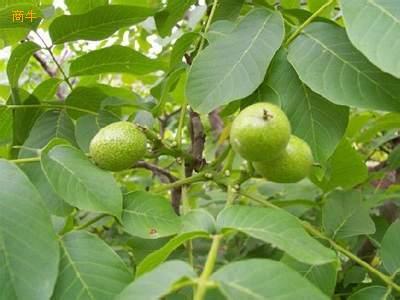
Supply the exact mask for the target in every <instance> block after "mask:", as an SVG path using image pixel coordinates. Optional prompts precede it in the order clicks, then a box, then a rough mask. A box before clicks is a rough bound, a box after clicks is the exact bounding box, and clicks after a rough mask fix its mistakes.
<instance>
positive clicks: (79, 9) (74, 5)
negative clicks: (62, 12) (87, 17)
mask: <svg viewBox="0 0 400 300" xmlns="http://www.w3.org/2000/svg"><path fill="white" fill-rule="evenodd" d="M107 3H108V0H90V1H76V0H65V5H67V7H68V9H69V11H70V12H71V14H73V15H76V14H84V13H86V12H88V11H90V10H92V9H93V8H96V7H98V6H102V5H106V4H107Z"/></svg>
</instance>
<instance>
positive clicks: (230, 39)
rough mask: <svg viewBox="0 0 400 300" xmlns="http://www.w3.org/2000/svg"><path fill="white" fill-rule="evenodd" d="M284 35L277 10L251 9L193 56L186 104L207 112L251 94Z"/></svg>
mask: <svg viewBox="0 0 400 300" xmlns="http://www.w3.org/2000/svg"><path fill="white" fill-rule="evenodd" d="M283 36H284V26H283V20H282V16H281V15H280V13H278V12H276V11H269V10H267V9H264V8H259V9H253V10H252V11H251V12H250V13H248V14H247V15H246V16H245V17H244V18H243V19H242V20H241V21H240V22H239V24H238V25H237V26H236V28H235V29H234V30H233V32H232V33H230V34H229V35H227V36H226V37H224V38H221V39H218V40H217V41H216V42H215V43H213V44H211V45H209V46H208V47H207V48H206V49H205V50H203V51H202V52H201V53H200V54H199V55H198V56H197V57H196V59H195V60H194V62H193V65H192V67H191V69H190V72H189V77H188V82H187V88H186V94H187V97H188V101H189V104H190V105H191V106H192V107H193V108H194V109H195V110H196V111H199V112H201V113H208V112H210V111H212V110H213V109H215V108H217V107H219V106H221V105H224V104H228V103H230V102H232V101H234V100H238V99H241V98H244V97H246V96H248V95H250V94H251V93H252V92H253V91H254V90H255V89H256V88H257V87H258V86H259V85H260V84H261V82H262V81H263V79H264V77H265V73H266V71H267V68H268V65H269V63H270V62H271V60H272V57H273V56H274V54H275V52H276V51H277V50H278V49H279V47H280V46H281V44H282V40H283Z"/></svg>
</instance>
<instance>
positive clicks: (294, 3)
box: [281, 0, 313, 9]
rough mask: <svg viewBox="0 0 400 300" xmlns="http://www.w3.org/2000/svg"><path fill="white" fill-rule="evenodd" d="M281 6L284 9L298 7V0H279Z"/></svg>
mask: <svg viewBox="0 0 400 300" xmlns="http://www.w3.org/2000/svg"><path fill="white" fill-rule="evenodd" d="M309 2H313V1H309ZM281 6H282V7H283V8H284V9H293V8H300V0H281Z"/></svg>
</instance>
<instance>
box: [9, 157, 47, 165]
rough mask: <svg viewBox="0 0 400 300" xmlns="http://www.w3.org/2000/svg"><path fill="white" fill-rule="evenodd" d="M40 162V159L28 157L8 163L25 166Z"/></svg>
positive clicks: (11, 160)
mask: <svg viewBox="0 0 400 300" xmlns="http://www.w3.org/2000/svg"><path fill="white" fill-rule="evenodd" d="M38 161H40V157H29V158H19V159H10V160H9V162H13V163H15V164H25V163H32V162H38Z"/></svg>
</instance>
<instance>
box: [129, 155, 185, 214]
mask: <svg viewBox="0 0 400 300" xmlns="http://www.w3.org/2000/svg"><path fill="white" fill-rule="evenodd" d="M134 167H135V168H142V169H146V170H150V171H151V172H152V173H153V175H154V176H157V177H158V178H160V181H161V182H163V183H172V182H175V181H176V180H177V178H176V177H175V176H174V175H172V174H171V173H170V172H168V171H167V170H165V169H163V168H160V167H159V166H157V165H154V164H151V163H149V162H146V161H138V162H137V163H136V164H135V166H134ZM181 195H182V187H177V188H174V189H172V190H171V202H172V207H173V208H174V211H175V213H176V214H177V215H179V213H180V212H179V206H180V202H181Z"/></svg>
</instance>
